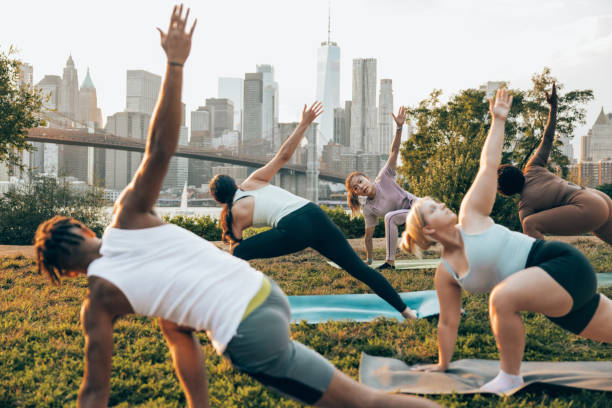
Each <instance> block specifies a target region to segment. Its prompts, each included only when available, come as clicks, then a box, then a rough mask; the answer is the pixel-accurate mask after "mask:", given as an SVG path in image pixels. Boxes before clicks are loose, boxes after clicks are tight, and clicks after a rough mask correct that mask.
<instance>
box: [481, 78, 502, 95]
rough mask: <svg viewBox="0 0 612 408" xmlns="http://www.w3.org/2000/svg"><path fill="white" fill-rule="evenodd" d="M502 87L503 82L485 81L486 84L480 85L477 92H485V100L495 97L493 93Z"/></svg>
mask: <svg viewBox="0 0 612 408" xmlns="http://www.w3.org/2000/svg"><path fill="white" fill-rule="evenodd" d="M502 86H506V82H505V81H487V83H486V84H482V85H480V86H479V87H478V90H479V91H482V92H485V94H486V95H485V96H486V97H487V98H493V97H494V96H495V92H496V91H497V90H498V89H499V88H501V87H502Z"/></svg>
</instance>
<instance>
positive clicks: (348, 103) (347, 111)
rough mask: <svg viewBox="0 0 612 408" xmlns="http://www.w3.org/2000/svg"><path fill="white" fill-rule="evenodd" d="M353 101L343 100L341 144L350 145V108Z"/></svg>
mask: <svg viewBox="0 0 612 408" xmlns="http://www.w3.org/2000/svg"><path fill="white" fill-rule="evenodd" d="M352 109H353V101H344V139H343V140H344V143H341V144H342V145H343V146H350V145H351V110H352Z"/></svg>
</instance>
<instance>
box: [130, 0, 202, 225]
mask: <svg viewBox="0 0 612 408" xmlns="http://www.w3.org/2000/svg"><path fill="white" fill-rule="evenodd" d="M182 14H183V6H182V5H181V6H180V7H177V6H175V7H174V9H173V11H172V17H171V18H170V26H169V27H168V33H167V34H166V33H164V32H163V31H162V30H161V29H159V28H158V30H159V33H160V36H161V45H162V48H163V49H164V51H165V52H166V56H167V58H168V63H167V65H166V75H165V76H164V82H163V84H162V88H161V91H160V93H159V98H158V100H157V104H156V106H155V110H154V111H153V116H152V118H151V124H150V126H149V135H148V137H147V146H146V149H145V153H144V157H143V159H142V162H141V163H140V167H139V168H138V170H137V172H136V174H135V175H134V178H133V179H132V182H131V183H130V184H129V185H128V186H127V187H126V188H125V190H124V191H123V193H122V194H121V197H120V198H119V201H118V203H119V207H120V208H121V212H123V213H124V214H123V215H125V216H126V218H130V217H133V216H137V215H138V214H144V213H149V212H150V211H151V210H152V209H153V206H154V205H155V202H156V201H157V197H158V196H159V191H160V189H161V186H162V183H163V181H164V177H165V176H166V172H167V170H168V164H169V163H170V159H171V158H172V155H173V154H174V152H175V150H176V146H177V144H178V137H179V127H180V124H181V91H182V84H183V65H184V63H185V61H186V60H187V57H188V56H189V51H190V49H191V37H192V35H193V31H194V29H195V26H196V22H197V21H196V22H194V23H193V25H192V27H191V30H190V31H189V32H186V31H185V26H186V23H187V18H188V17H189V9H187V12H186V14H185V17H183V16H182ZM120 218H121V215H120ZM120 223H121V220H120Z"/></svg>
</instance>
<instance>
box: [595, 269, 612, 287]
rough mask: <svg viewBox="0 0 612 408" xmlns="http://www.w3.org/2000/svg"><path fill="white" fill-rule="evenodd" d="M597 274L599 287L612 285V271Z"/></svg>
mask: <svg viewBox="0 0 612 408" xmlns="http://www.w3.org/2000/svg"><path fill="white" fill-rule="evenodd" d="M595 275H596V276H597V287H599V288H603V287H606V286H612V273H610V272H602V273H597V274H595Z"/></svg>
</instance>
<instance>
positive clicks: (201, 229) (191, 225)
mask: <svg viewBox="0 0 612 408" xmlns="http://www.w3.org/2000/svg"><path fill="white" fill-rule="evenodd" d="M162 219H163V220H164V221H165V222H168V223H171V224H174V225H178V226H179V227H181V228H185V229H186V230H189V231H191V232H193V233H194V234H196V235H199V236H200V237H202V238H204V239H206V240H208V241H220V240H221V233H222V231H221V227H220V226H219V221H218V220H216V219H214V218H213V217H211V216H210V215H203V216H197V217H192V216H184V215H175V216H172V217H171V216H169V215H164V216H163V217H162Z"/></svg>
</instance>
